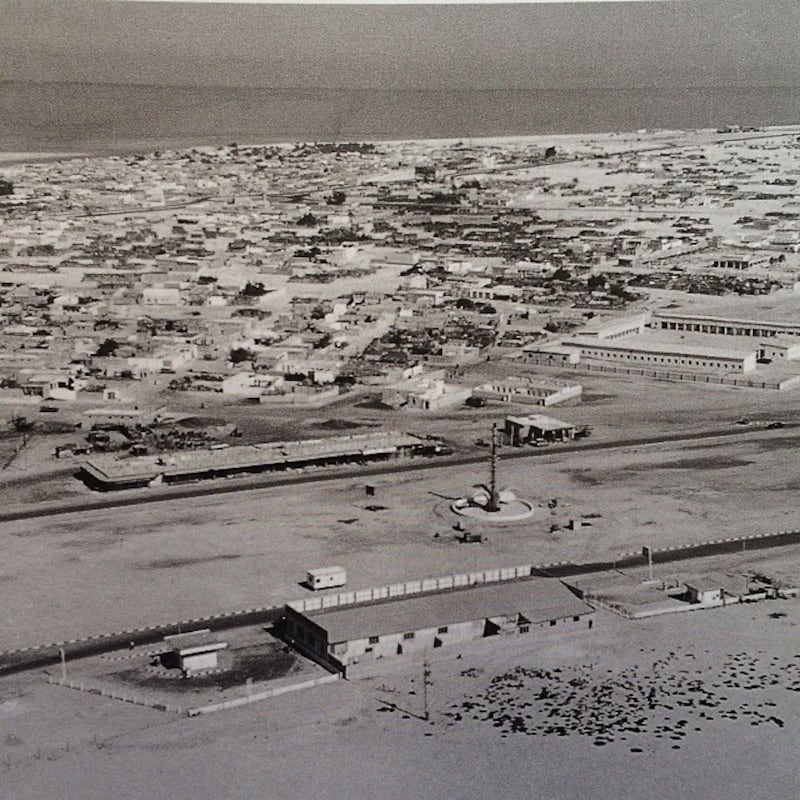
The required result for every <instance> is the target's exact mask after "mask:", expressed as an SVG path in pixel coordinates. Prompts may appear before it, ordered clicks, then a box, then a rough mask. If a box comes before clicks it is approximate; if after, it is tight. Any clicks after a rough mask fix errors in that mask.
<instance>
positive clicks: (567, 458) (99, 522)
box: [0, 429, 800, 649]
mask: <svg viewBox="0 0 800 800" xmlns="http://www.w3.org/2000/svg"><path fill="white" fill-rule="evenodd" d="M799 443H800V442H799V441H798V435H797V434H796V433H794V432H793V431H792V430H791V429H783V430H775V431H766V430H762V431H760V432H757V433H752V434H743V435H742V438H741V439H733V440H731V439H726V440H713V441H705V442H693V443H690V444H687V445H683V446H679V447H676V446H672V445H669V446H667V445H652V446H643V447H637V448H627V449H620V450H613V451H603V452H597V453H591V452H585V453H572V454H569V453H562V454H559V453H558V450H557V449H555V448H553V449H552V450H551V451H549V452H548V454H547V455H546V456H542V457H537V458H534V459H531V460H522V461H513V462H512V461H505V462H502V461H501V464H500V468H499V475H500V482H501V485H508V486H511V487H512V488H513V489H514V490H515V491H516V492H517V494H518V495H519V496H520V497H523V498H527V499H529V500H531V501H533V502H534V503H536V504H537V509H536V513H535V515H534V517H533V518H532V519H531V520H529V521H526V522H524V523H521V524H519V525H514V526H509V527H497V528H494V527H491V528H489V527H487V528H485V529H484V530H483V531H482V532H483V533H484V538H485V541H484V542H483V543H482V544H460V543H459V542H457V541H456V539H455V531H454V530H453V526H454V524H455V522H456V518H455V517H454V515H453V514H452V512H451V511H450V510H449V503H450V501H451V500H452V499H454V498H457V497H459V496H461V495H462V494H464V493H465V492H468V491H469V490H470V488H471V487H472V486H473V485H474V484H476V483H479V482H482V481H486V480H487V479H488V465H487V466H486V467H485V468H481V467H478V466H473V467H449V468H440V469H432V470H423V471H420V472H413V473H404V474H400V475H395V476H384V477H381V478H379V479H377V480H375V479H370V482H371V483H375V485H376V496H375V497H370V498H367V497H366V495H365V490H364V485H365V482H364V481H361V480H354V479H341V480H332V481H326V482H323V483H318V484H303V485H298V486H296V487H292V486H290V487H283V488H274V489H263V490H254V491H251V492H246V493H242V494H238V495H235V496H233V497H231V496H228V495H209V496H206V497H202V498H195V499H191V500H183V501H182V500H172V501H169V502H165V503H158V504H155V505H143V506H134V507H130V508H124V509H111V510H108V511H98V512H77V513H71V514H65V515H60V516H57V517H51V518H41V519H34V520H28V521H18V522H13V523H4V524H2V525H0V537H2V541H3V550H4V560H3V564H2V566H0V604H2V607H3V609H4V612H5V617H6V620H7V624H6V625H5V626H4V628H3V630H2V632H1V633H0V649H11V648H13V647H20V646H25V645H30V644H37V643H42V644H44V643H49V642H53V641H62V640H66V639H70V638H76V637H80V636H87V635H91V634H96V633H101V632H114V631H119V630H127V629H130V628H136V627H141V626H144V625H149V624H155V623H159V622H165V623H166V622H172V621H175V622H178V621H181V620H184V619H188V618H193V617H198V616H205V615H208V614H214V613H219V612H222V611H228V610H238V609H244V608H253V607H260V606H264V605H270V604H274V603H281V602H285V601H286V600H287V599H291V598H296V597H298V596H302V595H303V594H304V590H303V589H302V588H301V587H300V586H299V585H298V582H299V581H301V580H303V579H304V577H305V572H306V570H307V569H310V568H312V567H319V566H323V565H326V564H340V565H341V566H343V567H345V568H346V569H347V572H348V587H349V588H364V587H370V586H376V585H384V584H386V583H390V582H394V581H399V580H411V579H416V578H422V577H429V576H436V575H446V574H451V573H457V572H463V571H472V570H477V569H487V568H492V567H498V566H511V565H515V564H531V563H532V564H542V563H551V562H554V561H561V560H574V561H584V560H591V559H595V558H598V557H604V558H614V557H615V556H616V555H618V554H620V553H623V552H627V551H632V550H634V551H639V550H640V549H641V547H642V545H644V544H649V545H651V546H654V547H662V546H666V545H672V544H680V543H683V542H692V541H695V542H697V541H706V540H709V539H715V538H720V537H724V536H734V535H743V534H752V533H766V532H773V531H778V530H786V529H790V528H794V527H800V526H799V525H798V518H797V508H796V493H797V487H798V486H800V463H799V462H798V461H797V457H796V452H797V447H798V444H799ZM554 498H557V499H558V504H557V507H556V508H552V509H551V508H549V507H548V502H549V501H551V500H552V499H554ZM743 498H746V501H744V502H743ZM368 506H371V508H368ZM571 519H576V520H581V519H583V520H584V521H587V522H590V523H591V526H586V527H580V529H579V530H575V531H570V530H565V529H564V526H565V525H566V524H567V523H568V522H569V520H571ZM553 526H561V528H560V529H559V530H555V531H553V530H552V528H553ZM470 527H471V528H475V529H476V531H477V526H474V525H472V524H471V525H470Z"/></svg>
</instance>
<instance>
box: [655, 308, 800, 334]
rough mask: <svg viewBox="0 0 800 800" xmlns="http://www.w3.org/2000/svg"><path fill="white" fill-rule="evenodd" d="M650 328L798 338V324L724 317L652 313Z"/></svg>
mask: <svg viewBox="0 0 800 800" xmlns="http://www.w3.org/2000/svg"><path fill="white" fill-rule="evenodd" d="M650 327H651V328H654V329H659V330H663V331H691V332H692V333H711V334H717V335H720V336H752V337H757V338H762V339H766V338H771V337H773V336H800V323H798V322H770V321H767V320H744V319H728V318H726V317H709V316H695V315H692V314H672V313H666V312H663V311H656V312H654V313H653V315H652V317H651V321H650Z"/></svg>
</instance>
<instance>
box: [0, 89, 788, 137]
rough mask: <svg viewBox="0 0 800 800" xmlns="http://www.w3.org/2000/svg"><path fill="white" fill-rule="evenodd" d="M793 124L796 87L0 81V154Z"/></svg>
mask: <svg viewBox="0 0 800 800" xmlns="http://www.w3.org/2000/svg"><path fill="white" fill-rule="evenodd" d="M797 123H800V87H797V86H764V87H730V86H727V87H705V88H691V87H690V88H680V89H608V88H603V89H586V88H582V89H573V88H565V89H535V90H520V89H497V90H486V89H474V90H472V89H458V90H447V91H445V90H425V89H421V90H402V91H400V90H397V91H393V90H384V89H381V90H363V89H359V90H348V89H341V88H336V89H262V88H252V87H195V86H151V85H134V84H109V83H67V82H64V83H32V82H23V81H4V82H0V152H7V153H8V152H28V153H31V152H59V153H71V152H76V153H113V152H131V151H139V152H152V151H154V150H165V149H183V148H188V147H195V146H202V145H223V144H230V143H233V142H236V143H238V144H259V143H264V144H267V143H273V142H298V141H305V142H312V141H317V142H320V141H379V140H409V139H470V138H483V137H498V136H532V135H540V134H551V135H555V134H580V133H601V132H624V131H637V130H641V129H647V130H656V129H671V130H686V129H693V128H718V127H722V126H725V125H743V126H758V127H761V126H773V125H792V124H797Z"/></svg>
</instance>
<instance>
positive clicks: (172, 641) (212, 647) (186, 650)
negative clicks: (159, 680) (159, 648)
mask: <svg viewBox="0 0 800 800" xmlns="http://www.w3.org/2000/svg"><path fill="white" fill-rule="evenodd" d="M164 644H165V645H167V648H168V649H166V650H165V651H164V652H163V653H162V654H161V663H162V664H163V665H164V666H165V667H168V668H177V669H180V671H181V672H182V673H183V674H184V675H186V676H190V675H195V674H197V673H198V672H206V671H208V670H212V669H217V668H218V667H219V652H220V651H221V650H225V649H226V648H227V647H228V643H227V642H221V641H220V640H219V639H217V637H216V636H214V635H213V634H212V633H211V631H210V630H209V629H204V630H201V631H190V632H188V633H177V634H174V635H172V636H165V637H164Z"/></svg>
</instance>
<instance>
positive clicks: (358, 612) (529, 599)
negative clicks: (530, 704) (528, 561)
mask: <svg viewBox="0 0 800 800" xmlns="http://www.w3.org/2000/svg"><path fill="white" fill-rule="evenodd" d="M593 611H594V609H592V608H591V607H590V606H588V605H587V604H586V603H584V602H583V601H582V600H580V599H578V598H577V597H576V596H575V595H574V594H573V593H572V592H571V591H570V590H569V589H567V587H566V586H565V585H564V584H563V583H561V581H559V580H557V579H555V578H533V579H531V580H525V581H514V582H508V583H498V584H491V585H483V586H477V587H474V588H471V589H459V590H457V591H453V592H446V593H444V594H436V595H425V596H424V597H410V598H405V599H402V600H393V601H390V602H386V603H379V604H376V605H371V606H360V607H356V608H343V609H340V610H337V611H326V612H322V613H314V614H306V616H307V617H309V618H310V619H311V620H312V621H313V622H315V623H316V624H317V625H319V626H320V627H322V628H324V629H325V630H326V631H327V632H328V642H329V643H335V642H346V641H351V640H353V639H365V638H367V637H369V636H381V635H387V634H393V633H406V632H411V631H418V630H425V629H429V628H437V627H439V626H441V625H451V624H452V625H455V624H457V623H459V622H470V621H474V620H481V619H490V618H493V617H502V616H516V615H517V614H522V615H523V616H524V617H525V618H526V619H528V620H530V622H532V623H537V622H546V621H548V620H551V619H563V618H565V617H574V616H579V615H582V614H590V613H592V612H593Z"/></svg>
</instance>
